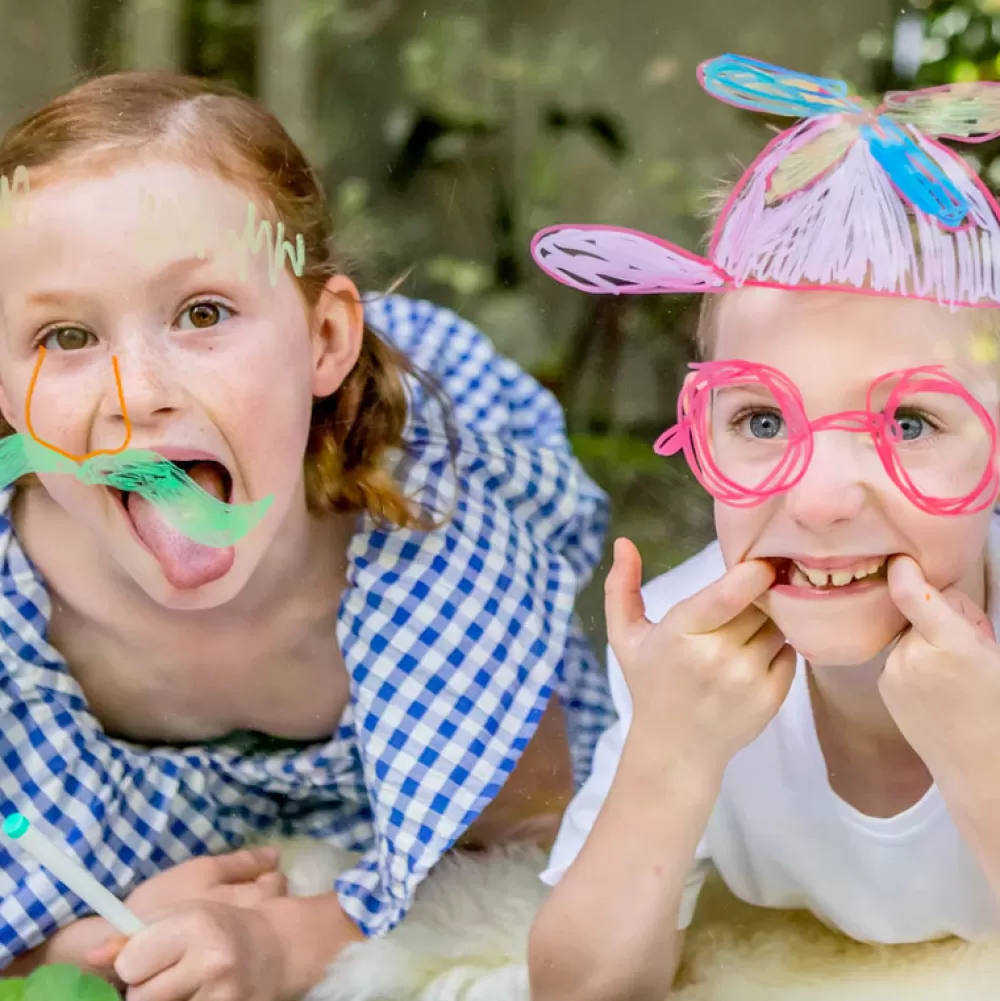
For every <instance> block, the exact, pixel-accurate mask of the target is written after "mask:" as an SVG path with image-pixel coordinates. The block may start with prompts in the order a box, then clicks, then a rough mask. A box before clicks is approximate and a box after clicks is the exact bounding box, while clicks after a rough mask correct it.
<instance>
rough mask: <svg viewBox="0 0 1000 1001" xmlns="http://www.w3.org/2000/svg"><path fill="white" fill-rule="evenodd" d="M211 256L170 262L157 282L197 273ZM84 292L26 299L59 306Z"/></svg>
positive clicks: (53, 291) (39, 294)
mask: <svg viewBox="0 0 1000 1001" xmlns="http://www.w3.org/2000/svg"><path fill="white" fill-rule="evenodd" d="M212 263H213V260H212V255H211V254H206V255H205V256H204V257H198V256H197V255H196V254H193V255H191V256H190V257H182V258H179V259H178V260H176V261H171V262H170V263H169V264H168V265H167V266H166V267H165V268H163V270H162V271H160V272H159V273H158V274H157V275H156V280H157V281H162V280H163V279H164V278H171V277H174V276H175V275H177V274H182V275H183V274H187V273H189V272H192V271H197V270H198V269H199V268H204V267H207V266H208V265H210V264H212ZM86 294H87V293H86V292H84V291H83V290H80V289H47V290H46V291H44V292H32V293H31V295H29V296H28V298H27V304H28V305H29V306H59V305H61V304H63V303H65V302H73V301H75V300H79V299H82V298H84V297H85V296H86Z"/></svg>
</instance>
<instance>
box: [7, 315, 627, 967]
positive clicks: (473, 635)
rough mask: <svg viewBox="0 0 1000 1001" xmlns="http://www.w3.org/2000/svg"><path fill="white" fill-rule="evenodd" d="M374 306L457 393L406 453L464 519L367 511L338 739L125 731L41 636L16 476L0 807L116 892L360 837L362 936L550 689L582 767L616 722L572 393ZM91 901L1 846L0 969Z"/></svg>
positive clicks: (475, 801)
mask: <svg viewBox="0 0 1000 1001" xmlns="http://www.w3.org/2000/svg"><path fill="white" fill-rule="evenodd" d="M366 313H367V317H368V320H369V323H370V324H371V325H372V326H373V327H374V328H375V329H376V330H379V331H381V332H382V334H383V336H384V337H385V339H386V340H388V341H390V342H391V343H394V344H396V345H397V346H399V347H400V348H401V349H402V350H403V351H404V352H405V353H406V354H407V355H408V356H409V357H410V358H411V359H412V360H413V361H414V362H415V363H416V364H417V365H418V366H419V367H420V368H422V369H424V370H425V371H427V372H428V373H430V374H431V375H432V376H433V377H434V378H435V379H436V380H437V381H438V383H439V385H440V386H441V387H442V389H443V390H444V392H445V394H446V396H447V397H448V399H449V402H450V406H451V413H452V424H453V432H452V433H451V438H450V440H449V431H448V426H447V424H446V422H445V421H444V419H443V416H442V412H441V410H440V408H439V407H438V406H437V404H436V403H435V402H434V397H433V394H430V393H428V392H426V391H425V389H424V388H423V387H422V386H419V385H413V386H412V403H411V407H410V419H409V424H408V430H407V435H406V438H407V442H408V444H407V448H406V449H405V450H403V451H402V452H401V454H400V455H399V457H398V459H397V463H396V467H395V471H396V474H397V476H398V477H399V478H400V480H401V481H402V483H403V485H404V487H405V489H406V491H407V493H408V494H410V495H412V496H415V497H417V498H419V499H420V500H421V501H422V502H423V503H425V504H426V505H428V506H429V507H431V508H432V509H433V510H435V511H438V512H441V513H443V514H446V515H447V516H448V517H447V520H446V521H445V522H444V524H443V525H441V527H439V528H435V529H434V530H431V531H416V530H392V531H386V530H383V529H381V528H379V527H378V526H377V525H375V524H374V523H372V522H371V521H370V519H367V518H365V519H361V520H360V523H359V528H358V531H357V532H356V534H355V535H354V537H353V539H352V541H351V543H350V548H349V553H348V558H349V568H348V588H347V591H346V593H345V595H344V598H343V602H342V605H341V609H340V621H339V629H338V636H339V641H340V645H341V649H342V652H343V656H344V659H345V661H346V663H347V667H348V671H349V673H350V682H351V700H350V703H349V705H348V708H347V710H346V711H345V714H344V717H343V719H342V721H341V724H340V726H339V728H338V730H337V732H336V734H335V735H334V736H333V737H332V739H331V740H329V741H327V742H325V743H321V744H317V745H314V746H310V747H308V748H293V749H286V750H277V751H273V750H272V751H268V752H267V753H264V752H261V751H259V750H253V749H248V748H245V747H243V748H240V747H237V746H236V744H235V743H232V742H223V743H221V744H214V745H210V746H203V747H188V748H183V749H177V748H149V747H143V746H139V745H135V744H130V743H127V742H125V741H122V740H116V739H112V738H111V737H109V736H108V735H107V734H106V733H104V731H103V730H102V728H101V726H100V724H99V723H98V722H97V720H96V719H95V718H94V717H93V716H92V715H91V713H90V712H89V710H88V706H87V702H86V700H85V698H84V696H83V693H82V691H81V690H80V688H79V686H78V685H77V684H76V682H75V681H74V680H73V678H72V677H71V675H70V674H69V671H68V669H67V666H66V663H65V661H64V660H63V659H62V657H61V656H60V654H59V652H58V651H57V650H55V649H54V648H53V647H52V646H51V645H50V644H49V643H48V641H47V639H46V630H47V622H48V619H49V612H50V604H49V597H48V594H47V591H46V588H45V585H44V582H43V581H42V580H41V578H40V577H39V575H38V573H37V571H36V570H35V568H34V567H33V566H32V565H31V563H30V561H29V560H28V559H27V557H26V555H25V554H24V552H23V551H22V549H21V547H20V545H19V544H18V540H17V538H16V536H15V534H14V532H13V529H12V527H11V523H10V521H9V519H8V516H7V513H6V512H7V510H8V506H9V503H10V499H11V497H12V490H7V491H5V492H4V493H2V494H0V658H2V666H0V710H2V712H3V726H2V728H0V808H2V811H3V813H4V814H7V813H10V812H11V811H14V810H18V811H21V812H22V813H24V814H26V815H27V816H28V817H30V818H32V819H33V820H35V821H36V822H39V823H40V826H41V827H42V829H46V828H47V830H48V832H49V833H50V835H51V836H53V837H55V838H57V839H58V840H59V841H60V842H62V843H64V844H66V845H67V846H68V847H69V849H70V850H71V851H72V852H74V853H75V854H76V856H77V857H78V858H79V859H80V861H81V862H82V863H83V865H84V866H86V868H87V869H88V870H89V871H90V872H92V873H93V874H94V875H95V876H96V877H97V878H98V879H99V880H100V881H101V882H102V883H103V884H104V885H105V886H107V887H109V888H110V889H111V890H112V891H113V892H115V893H116V894H118V895H119V896H124V895H126V894H127V893H128V892H129V891H130V890H131V889H132V888H133V887H135V886H136V884H137V883H139V882H140V881H142V880H143V879H145V878H147V877H149V876H151V875H153V874H154V873H156V872H159V871H161V870H163V869H165V868H167V867H169V866H171V865H172V864H174V863H177V862H181V861H183V860H185V859H188V858H190V857H192V856H194V855H201V854H206V853H217V852H222V851H227V850H230V849H233V848H235V847H238V846H239V845H241V844H243V843H245V842H246V841H247V840H248V839H249V838H250V837H252V836H255V835H259V834H265V833H266V834H280V835H293V834H299V835H309V836H313V837H318V838H323V839H326V840H329V841H332V842H334V843H336V844H338V845H340V846H342V847H347V848H351V849H355V850H358V851H361V852H362V853H363V855H362V858H361V861H360V863H359V865H358V866H357V867H356V868H355V869H353V870H352V871H349V872H347V873H345V874H344V875H343V876H341V878H340V879H339V881H338V883H337V885H336V891H337V893H338V895H339V898H340V900H341V902H342V905H343V907H344V908H345V910H346V911H347V913H348V914H349V915H350V916H351V917H352V918H354V920H355V921H356V922H357V923H358V924H359V925H360V927H361V928H362V930H363V931H364V932H365V933H366V934H368V935H377V934H380V933H383V932H385V931H387V930H389V929H390V928H392V927H393V926H394V925H395V924H396V923H397V922H398V921H399V920H400V919H401V918H402V917H403V915H404V914H405V912H406V910H407V907H408V906H409V904H410V902H411V901H412V899H413V894H414V891H415V889H416V887H417V886H418V884H419V883H420V881H421V880H422V879H423V878H424V876H426V874H427V873H428V871H429V870H430V869H431V868H432V867H433V866H434V864H435V863H436V862H437V861H438V859H439V858H441V856H442V854H443V853H444V852H445V851H447V849H448V848H449V847H450V846H451V845H452V844H454V842H455V841H456V840H457V838H458V837H459V836H460V835H461V834H462V833H463V832H464V831H465V830H466V828H467V827H468V826H469V825H470V824H471V823H472V822H473V821H474V820H475V819H476V817H477V816H478V815H479V814H480V813H481V811H482V810H483V808H484V807H485V806H486V805H487V803H489V801H490V800H491V799H492V798H493V797H494V796H495V795H496V794H497V792H498V791H499V789H500V787H501V786H502V784H503V783H504V781H505V780H506V778H507V777H508V776H509V774H510V772H511V771H512V769H513V768H514V765H515V763H516V761H517V759H518V757H519V755H520V753H521V752H522V751H523V749H524V747H525V746H526V745H527V743H528V741H529V740H530V738H531V736H532V734H533V732H534V730H535V728H536V726H537V724H538V722H539V719H540V718H541V716H542V714H543V712H544V709H545V706H546V704H547V702H548V700H549V698H550V697H551V695H552V694H553V693H555V694H557V695H558V696H559V697H560V698H561V700H562V702H563V704H564V705H565V707H566V709H567V714H568V727H569V733H570V738H571V747H572V751H573V755H574V767H575V772H576V777H577V780H578V781H582V779H583V777H584V776H585V775H586V773H587V771H588V769H589V763H590V755H591V753H592V751H593V748H594V745H595V743H596V740H597V737H598V735H599V734H600V733H601V732H602V731H603V729H604V728H605V727H606V726H607V725H608V724H609V723H610V722H611V720H612V714H613V710H612V709H611V704H610V699H609V697H608V693H607V689H606V684H605V679H604V675H603V672H602V671H601V669H600V667H599V666H598V664H597V662H596V661H595V659H594V658H593V656H592V654H591V651H590V650H589V648H588V646H587V643H586V641H585V639H584V637H583V634H582V631H581V629H580V626H579V623H578V622H577V621H576V619H575V618H574V613H573V603H574V599H575V597H576V595H577V593H578V592H579V590H580V589H581V587H582V586H583V585H584V584H585V583H586V581H587V579H588V577H589V575H590V573H591V571H592V570H593V567H594V566H595V564H596V562H597V560H598V558H599V554H600V548H601V543H602V539H603V535H604V530H605V527H606V513H607V512H606V501H605V497H604V495H603V494H602V493H601V492H600V490H598V488H597V487H596V486H595V485H594V484H593V483H592V482H591V481H590V480H589V479H588V478H587V477H586V476H585V475H584V474H583V472H582V470H581V469H580V467H579V466H578V464H577V463H576V461H575V460H574V459H573V457H572V455H571V454H570V451H569V448H568V445H567V441H566V438H565V432H564V428H563V420H562V414H561V411H560V410H559V407H558V405H557V403H556V401H555V400H554V399H553V398H552V397H551V396H550V395H549V394H548V393H547V392H545V391H544V390H543V389H542V388H541V387H540V386H538V385H537V383H535V382H534V381H533V380H532V379H530V378H529V377H528V376H526V375H525V374H524V373H523V372H522V371H520V369H518V368H517V366H516V365H514V364H513V363H512V362H510V361H509V360H507V359H505V358H502V357H500V356H499V355H497V353H496V352H495V350H494V348H493V346H492V345H491V344H490V342H489V341H488V340H487V339H486V338H485V337H484V336H483V335H482V334H481V333H479V332H478V331H477V330H476V329H475V328H474V327H472V326H471V325H470V324H468V323H466V322H465V321H463V320H462V319H460V318H459V317H458V316H456V315H455V314H454V313H452V312H450V311H447V310H443V309H440V308H437V307H435V306H433V305H432V304H430V303H425V302H415V301H411V300H408V299H404V298H402V297H398V296H392V297H386V298H379V299H370V300H369V301H368V302H367V304H366ZM86 913H87V908H86V906H85V905H84V904H83V903H82V902H81V901H80V900H79V899H77V898H76V897H75V896H74V895H73V894H71V893H70V892H69V891H67V890H66V889H65V888H64V887H62V886H61V885H60V884H57V883H55V882H54V881H53V880H52V879H51V878H50V877H49V875H48V874H47V873H46V871H45V870H44V869H41V868H40V867H38V866H37V865H35V864H34V863H33V862H31V861H30V860H29V859H27V858H26V857H22V856H21V855H20V853H18V852H17V850H16V849H13V850H12V851H11V852H10V853H8V852H7V851H6V849H5V848H3V847H2V846H0V968H2V967H4V966H6V965H7V964H8V963H9V962H10V961H11V959H13V958H14V957H16V956H17V955H19V954H21V953H23V952H25V951H26V950H28V949H30V948H32V947H34V946H36V945H38V944H39V943H40V942H41V941H43V940H44V939H45V938H46V937H47V936H48V935H50V934H51V933H52V932H53V931H54V930H55V929H56V928H57V927H60V926H62V925H65V924H67V923H69V922H70V921H71V920H73V918H74V917H77V916H82V915H84V914H86Z"/></svg>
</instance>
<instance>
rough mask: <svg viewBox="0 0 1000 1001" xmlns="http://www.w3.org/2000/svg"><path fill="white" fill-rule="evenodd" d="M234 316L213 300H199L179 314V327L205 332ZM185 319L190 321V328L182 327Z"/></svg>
mask: <svg viewBox="0 0 1000 1001" xmlns="http://www.w3.org/2000/svg"><path fill="white" fill-rule="evenodd" d="M224 314H225V315H224ZM234 315H235V314H234V313H233V311H232V310H231V309H230V308H229V307H228V306H224V305H223V304H222V303H221V302H216V301H215V300H214V299H200V300H199V301H198V302H193V303H191V305H190V306H188V307H187V308H186V309H185V310H184V312H183V313H181V319H180V326H181V329H183V330H207V329H208V328H209V327H215V326H218V325H219V324H220V323H222V321H223V320H228V319H231V318H232V317H233V316H234ZM185 319H187V320H189V321H190V324H191V325H190V326H187V327H186V326H184V320H185Z"/></svg>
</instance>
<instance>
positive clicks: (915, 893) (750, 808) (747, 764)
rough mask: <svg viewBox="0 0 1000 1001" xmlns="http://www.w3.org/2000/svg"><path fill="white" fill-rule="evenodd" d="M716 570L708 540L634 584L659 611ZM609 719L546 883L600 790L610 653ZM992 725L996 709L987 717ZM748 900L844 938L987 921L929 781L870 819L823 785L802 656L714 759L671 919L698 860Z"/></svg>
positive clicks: (684, 915)
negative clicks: (709, 795)
mask: <svg viewBox="0 0 1000 1001" xmlns="http://www.w3.org/2000/svg"><path fill="white" fill-rule="evenodd" d="M998 552H1000V518H997V517H994V520H993V525H992V526H991V544H990V574H991V578H990V587H989V593H990V595H991V608H990V612H991V618H992V620H993V623H994V627H995V628H996V629H997V635H998V636H1000V621H998V602H997V597H998V596H1000V586H998V585H1000V580H998V577H997V572H998V567H1000V563H998V560H997V553H998ZM724 572H725V565H724V563H723V559H722V553H721V550H720V548H719V545H718V543H712V544H711V545H710V546H708V547H707V548H706V549H704V550H702V551H701V552H700V553H699V554H698V555H697V556H694V557H693V558H692V559H690V560H688V561H687V562H686V563H683V564H681V565H680V566H678V567H676V568H675V569H673V570H671V571H670V572H669V573H666V574H663V575H662V576H661V577H657V578H656V579H655V580H653V581H651V582H650V583H649V584H648V585H647V586H646V587H645V588H644V589H643V598H644V600H645V604H646V615H647V616H648V617H649V618H650V619H651V620H652V621H659V620H660V619H662V618H663V616H664V615H666V613H667V612H668V611H669V610H670V608H671V607H673V605H675V604H676V603H677V602H679V601H681V600H683V599H684V598H687V597H688V596H690V595H692V594H694V593H695V592H697V591H700V590H701V589H702V588H704V587H706V586H707V585H708V584H710V583H711V582H712V581H713V580H716V579H718V578H719V577H721V576H722V575H723V573H724ZM608 659H609V674H610V680H611V692H612V696H613V697H614V701H615V707H616V708H617V710H618V715H619V722H618V723H616V724H615V725H614V726H612V727H611V729H609V730H608V731H607V732H606V733H605V734H604V736H603V737H602V738H601V741H600V743H599V745H598V748H597V752H596V755H595V757H594V764H593V771H592V773H591V776H590V778H589V779H588V780H587V782H586V784H585V785H584V786H583V788H582V789H581V790H580V792H579V793H578V794H577V796H576V797H575V798H574V800H573V802H572V803H571V804H570V807H569V809H568V811H567V812H566V815H565V817H564V819H563V823H562V826H561V828H560V831H559V836H558V838H557V839H556V843H555V846H554V847H553V849H552V855H551V858H550V860H549V867H548V869H547V870H546V871H545V872H544V873H543V874H542V879H543V880H544V881H545V882H546V883H548V884H549V885H555V884H556V883H557V882H558V881H559V879H560V878H561V877H562V875H563V874H564V873H565V872H566V870H567V869H568V868H569V866H570V865H571V864H572V862H573V860H574V859H575V858H576V856H577V854H578V852H579V851H580V848H581V847H582V845H583V843H584V841H585V840H586V838H587V834H588V833H589V831H590V829H591V828H592V826H593V824H594V821H595V820H596V818H597V815H598V813H599V811H600V809H601V806H602V805H603V803H604V800H605V798H606V797H607V794H608V790H609V789H610V787H611V782H612V780H613V779H614V775H615V771H616V769H617V767H618V761H619V759H620V757H621V752H622V747H623V745H624V742H625V736H626V734H627V732H628V727H629V724H630V721H631V718H632V699H631V697H630V695H629V691H628V687H627V685H626V683H625V679H624V677H623V676H622V672H621V668H620V667H619V665H618V663H617V661H616V660H615V657H614V655H613V654H612V653H611V652H610V651H609V653H608ZM997 725H998V732H1000V720H998V721H997ZM710 864H714V865H715V867H716V868H717V869H718V870H719V873H720V875H721V876H722V878H723V879H724V880H725V882H726V884H727V885H728V887H729V889H730V890H731V891H732V892H733V893H734V894H735V895H736V896H738V897H740V898H741V899H743V900H745V901H746V902H747V903H750V904H756V905H758V906H761V907H776V908H788V909H792V908H796V909H807V910H810V911H812V912H813V914H815V915H816V916H817V917H818V918H819V919H820V920H822V921H824V922H825V923H827V924H828V925H830V926H832V927H834V928H839V929H840V930H841V931H843V932H844V933H845V934H847V935H850V936H851V937H852V938H855V939H859V940H862V941H872V942H887V943H899V942H920V941H927V940H930V939H934V938H940V937H943V936H946V935H950V934H951V935H957V936H960V937H961V938H964V939H969V940H975V939H980V938H984V937H987V936H990V935H996V934H998V933H1000V905H998V903H997V901H996V900H995V899H994V897H993V894H992V892H991V891H990V888H989V886H988V885H987V882H986V878H985V876H984V874H983V871H982V869H981V867H980V866H979V864H978V862H977V861H976V859H975V857H974V856H973V854H972V852H971V851H970V850H969V849H968V848H967V847H966V845H965V843H964V841H963V840H962V837H961V835H960V834H959V832H958V829H957V828H956V827H955V824H954V823H953V821H952V819H951V817H950V815H949V813H948V810H947V808H946V806H945V803H944V800H943V799H942V797H941V795H940V793H939V792H938V789H937V786H936V785H932V786H931V788H930V789H929V790H928V792H927V793H926V795H925V796H924V797H923V798H922V799H921V800H920V801H919V802H918V803H916V804H914V805H913V806H912V807H910V808H909V809H908V810H905V811H904V812H903V813H900V814H898V815H896V816H895V817H888V818H877V817H869V816H866V815H864V814H862V813H860V812H858V811H857V810H856V809H854V808H853V807H852V806H850V805H848V804H847V803H846V802H844V800H842V799H841V798H840V797H839V796H838V795H837V794H836V793H835V792H834V791H833V790H832V789H831V788H830V784H829V781H828V778H827V771H826V763H825V761H824V758H823V753H822V750H821V748H820V745H819V741H818V739H817V736H816V727H815V723H814V719H813V712H812V703H811V700H810V697H809V688H808V683H807V676H806V670H805V665H804V663H803V661H802V658H801V657H800V658H799V662H798V667H797V670H796V674H795V679H794V681H793V683H792V687H791V689H790V691H789V693H788V696H787V698H786V699H785V701H784V703H783V705H782V706H781V709H780V710H779V711H778V713H777V715H776V716H775V717H774V719H773V720H771V722H770V723H769V724H768V725H767V727H766V728H765V729H764V731H763V733H761V735H760V736H759V737H758V738H757V739H756V740H755V741H753V743H751V744H750V745H749V746H748V747H746V748H744V749H743V750H741V751H740V752H738V753H737V754H736V755H735V756H734V757H733V759H732V760H731V761H730V763H729V765H728V767H727V768H726V770H725V773H724V777H723V780H722V787H721V790H720V793H719V797H718V799H717V801H716V803H715V806H714V808H713V811H712V814H711V817H710V819H709V821H708V825H707V827H706V829H705V832H704V835H703V836H702V839H701V843H700V844H699V846H698V850H697V854H696V858H695V863H694V865H693V867H692V869H691V870H690V874H689V876H688V880H687V884H686V888H685V892H684V897H683V901H682V904H681V912H680V919H679V923H678V927H680V928H686V927H687V926H688V924H689V923H690V921H691V918H692V916H693V914H694V908H695V904H696V902H697V898H698V894H699V892H700V891H701V887H702V883H703V882H704V879H705V875H706V872H707V869H708V867H709V865H710Z"/></svg>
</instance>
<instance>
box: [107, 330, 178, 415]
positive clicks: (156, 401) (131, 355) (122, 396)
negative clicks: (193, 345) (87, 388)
mask: <svg viewBox="0 0 1000 1001" xmlns="http://www.w3.org/2000/svg"><path fill="white" fill-rule="evenodd" d="M115 359H116V362H117V367H118V376H117V378H116V379H115V384H114V385H109V387H108V390H107V392H106V393H105V395H104V403H103V407H102V411H103V414H104V416H105V417H107V418H109V419H110V420H112V421H115V422H122V423H124V421H125V419H126V417H127V418H128V420H130V421H131V423H132V424H133V425H143V424H149V423H151V422H155V421H156V420H157V419H158V418H161V417H163V416H166V415H169V414H171V413H173V412H174V411H176V410H177V409H178V408H179V407H180V405H181V400H182V392H181V386H180V383H179V382H178V380H177V379H176V377H175V373H174V372H173V371H172V370H171V368H170V365H169V363H168V360H167V359H166V358H164V357H163V355H162V352H159V351H157V350H156V349H155V347H154V346H153V345H152V344H151V343H149V342H148V341H147V340H145V339H143V338H130V339H128V342H127V343H120V344H118V345H116V351H115Z"/></svg>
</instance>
